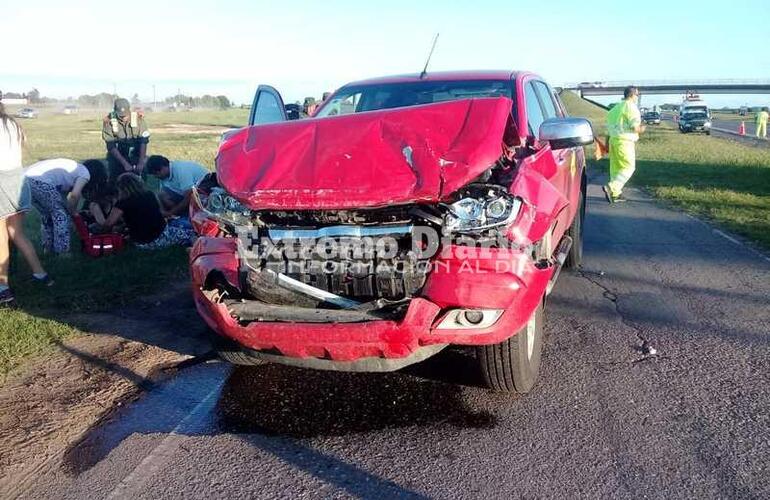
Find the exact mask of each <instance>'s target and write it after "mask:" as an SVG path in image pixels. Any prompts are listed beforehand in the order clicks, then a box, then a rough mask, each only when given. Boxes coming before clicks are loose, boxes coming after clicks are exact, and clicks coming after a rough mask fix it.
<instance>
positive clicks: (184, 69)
mask: <svg viewBox="0 0 770 500" xmlns="http://www.w3.org/2000/svg"><path fill="white" fill-rule="evenodd" d="M0 12H2V13H3V20H2V24H3V30H4V37H3V38H4V39H5V40H6V41H9V40H11V41H19V42H20V43H18V44H16V43H13V44H12V45H11V47H10V48H9V49H7V50H4V51H3V64H2V67H0V89H3V90H27V89H28V88H30V87H32V86H36V87H38V88H39V89H40V90H41V91H42V93H43V94H44V95H52V96H56V97H67V96H69V95H75V96H76V95H78V94H81V93H94V92H99V91H106V92H111V91H112V89H113V87H115V88H117V90H118V93H119V94H122V95H127V96H130V95H132V94H134V93H138V94H139V95H140V96H141V97H143V98H145V99H151V98H152V85H153V84H155V85H156V89H157V94H158V97H161V96H165V95H170V94H173V93H175V92H176V90H177V89H178V88H179V89H181V90H182V91H183V92H185V93H190V94H202V93H215V94H219V93H224V94H226V95H228V96H230V97H231V98H233V99H234V100H235V101H237V102H244V101H249V100H250V98H251V95H252V93H253V91H254V89H255V88H256V85H257V84H258V83H270V84H273V85H274V86H276V87H277V88H278V89H279V90H280V91H282V93H283V94H284V97H285V98H286V100H290V101H291V100H296V99H301V98H302V97H304V96H305V95H320V94H321V92H323V91H325V90H332V89H334V88H336V87H338V86H340V85H342V84H344V83H345V82H347V81H350V80H355V79H360V78H366V77H369V76H377V75H383V74H393V73H403V72H414V71H419V70H420V69H421V68H422V65H423V63H424V60H425V57H426V55H427V51H428V48H429V45H430V42H431V39H432V37H433V34H434V33H436V32H439V33H440V38H439V43H438V47H437V49H436V52H435V54H434V57H433V61H432V63H431V69H434V70H443V69H486V68H506V69H507V68H513V69H528V70H532V71H536V72H538V73H540V74H542V75H543V76H544V77H546V78H547V79H548V80H549V81H550V82H551V83H553V84H555V85H559V84H562V83H565V82H572V81H595V80H601V81H604V80H640V79H645V80H646V79H703V78H770V50H767V47H768V42H769V41H770V29H768V21H770V3H767V2H762V1H733V2H718V3H716V4H715V5H709V4H706V3H705V2H702V1H683V2H674V1H670V0H669V1H665V2H664V1H658V0H650V1H645V2H624V1H612V2H610V1H600V2H583V3H581V2H575V1H558V0H557V1H551V2H533V1H529V2H518V1H515V0H513V1H484V0H477V1H474V2H458V3H454V2H449V1H446V0H443V1H423V2H418V1H415V0H410V1H401V0H393V1H389V2H371V1H367V2H364V1H357V2H354V1H349V0H340V1H325V2H317V3H316V2H309V1H291V0H286V1H283V2H262V1H253V0H251V1H248V0H219V1H217V2H210V1H206V2H204V1H199V0H188V1H185V2H180V1H176V0H174V1H170V2H158V1H146V0H134V1H133V2H131V3H120V2H104V1H103V0H100V1H92V0H69V1H66V2H61V1H60V0H56V1H53V0H36V1H35V2H18V1H10V0H0ZM16 47H18V48H19V49H21V50H14V48H16ZM709 99H710V100H711V101H715V103H718V102H722V101H724V102H728V101H729V102H733V101H736V100H740V101H741V103H742V102H743V101H747V102H749V103H753V102H756V101H758V102H765V101H766V100H770V96H762V97H753V98H743V97H740V98H735V97H733V98H724V99H720V98H717V97H713V98H709Z"/></svg>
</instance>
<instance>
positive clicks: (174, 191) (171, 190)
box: [144, 155, 209, 217]
mask: <svg viewBox="0 0 770 500" xmlns="http://www.w3.org/2000/svg"><path fill="white" fill-rule="evenodd" d="M144 168H145V171H146V172H147V174H149V175H152V176H153V177H157V178H158V179H159V180H160V189H161V190H160V193H159V195H158V197H159V198H160V203H161V210H162V211H163V215H165V216H166V217H174V216H177V217H187V216H188V211H189V208H190V196H192V188H193V187H195V186H196V185H197V184H198V182H199V181H200V180H201V179H202V178H203V177H205V176H206V174H208V173H209V171H208V170H207V169H206V167H204V166H203V165H199V164H197V163H195V162H192V161H183V160H174V161H169V159H168V158H166V157H165V156H160V155H153V156H150V157H149V158H147V164H146V165H145V167H144Z"/></svg>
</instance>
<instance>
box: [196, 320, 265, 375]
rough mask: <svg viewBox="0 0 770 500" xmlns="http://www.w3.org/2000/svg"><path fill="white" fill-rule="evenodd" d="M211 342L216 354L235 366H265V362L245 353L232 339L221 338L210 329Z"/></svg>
mask: <svg viewBox="0 0 770 500" xmlns="http://www.w3.org/2000/svg"><path fill="white" fill-rule="evenodd" d="M208 336H209V342H210V343H211V347H212V348H213V350H214V352H216V353H217V355H218V356H219V357H220V358H221V359H222V361H226V362H228V363H230V364H233V365H245V366H254V365H263V364H265V361H264V360H262V359H259V358H258V357H256V356H252V355H250V354H249V353H248V352H244V351H243V350H242V349H241V348H240V347H239V346H238V344H236V343H235V342H233V341H232V340H230V339H227V338H224V337H221V336H219V335H218V334H217V333H216V332H215V331H214V330H211V329H210V328H209V329H208Z"/></svg>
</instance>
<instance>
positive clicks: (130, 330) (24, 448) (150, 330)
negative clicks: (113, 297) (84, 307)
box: [0, 285, 210, 498]
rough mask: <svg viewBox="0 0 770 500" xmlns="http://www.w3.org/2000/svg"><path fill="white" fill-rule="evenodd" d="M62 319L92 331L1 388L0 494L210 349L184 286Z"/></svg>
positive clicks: (18, 487) (25, 482)
mask: <svg viewBox="0 0 770 500" xmlns="http://www.w3.org/2000/svg"><path fill="white" fill-rule="evenodd" d="M60 320H61V319H60ZM66 322H68V323H71V324H73V325H76V326H77V327H78V328H80V329H81V330H84V328H83V327H84V326H88V328H87V329H85V330H84V331H89V332H93V333H91V334H89V335H86V336H83V337H78V338H74V339H70V340H66V341H64V342H62V343H60V344H59V345H58V349H57V352H56V353H55V354H53V355H51V356H49V357H47V358H45V359H39V360H36V361H34V362H33V363H32V364H30V365H29V366H27V367H25V368H24V369H23V370H21V371H19V372H17V373H16V374H14V375H12V376H10V377H9V378H8V379H7V380H6V382H5V384H4V385H3V386H2V387H0V497H3V498H8V497H15V496H17V495H19V494H21V493H22V492H23V491H24V490H26V488H27V487H28V486H29V485H30V484H31V483H32V482H33V481H34V479H35V477H37V476H38V475H39V474H43V473H45V472H47V471H52V470H54V469H55V468H58V467H59V466H60V464H61V460H62V457H63V455H64V452H65V451H66V450H67V448H68V447H69V446H71V445H72V444H73V443H75V442H77V441H78V440H79V439H81V437H82V436H83V435H84V433H85V432H87V431H88V429H90V428H91V427H92V426H94V425H96V424H97V423H98V422H100V421H101V420H103V419H105V418H107V417H108V416H109V415H110V414H111V413H112V412H113V411H114V410H115V409H117V408H120V407H121V406H122V405H123V404H124V403H125V402H126V401H129V400H133V399H135V398H136V397H138V396H139V395H140V394H141V393H142V391H147V390H150V389H152V388H153V387H154V386H155V384H156V383H157V382H158V381H159V380H160V379H162V378H165V377H168V376H170V375H171V374H172V373H173V372H174V370H173V368H174V367H175V366H176V365H178V364H179V363H181V362H183V361H185V360H189V359H191V358H193V357H195V356H201V355H204V354H206V353H207V352H209V351H210V346H209V344H208V341H207V337H206V335H205V328H204V327H203V326H202V322H201V321H200V320H199V319H198V318H197V314H196V313H195V310H194V308H193V307H192V302H191V300H190V298H189V290H188V289H187V287H186V286H181V285H180V286H178V287H175V288H174V289H173V290H166V291H165V292H164V293H163V295H160V296H156V297H148V298H145V299H143V300H141V301H138V302H137V303H136V304H132V306H131V307H129V308H125V309H121V310H119V311H115V312H110V313H100V314H92V315H82V316H70V317H67V318H66Z"/></svg>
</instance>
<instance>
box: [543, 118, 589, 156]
mask: <svg viewBox="0 0 770 500" xmlns="http://www.w3.org/2000/svg"><path fill="white" fill-rule="evenodd" d="M538 139H539V140H540V142H548V143H549V144H550V145H551V149H553V150H557V149H567V148H576V147H581V146H587V145H589V144H591V143H593V142H594V131H593V129H592V128H591V122H589V121H588V120H586V119H585V118H550V119H548V120H546V121H544V122H543V123H542V124H541V125H540V130H539V133H538Z"/></svg>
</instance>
